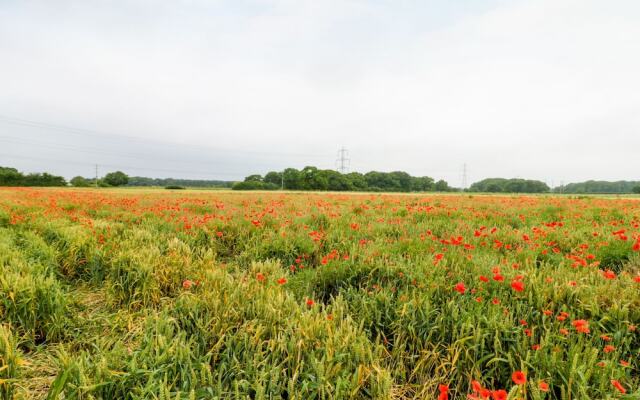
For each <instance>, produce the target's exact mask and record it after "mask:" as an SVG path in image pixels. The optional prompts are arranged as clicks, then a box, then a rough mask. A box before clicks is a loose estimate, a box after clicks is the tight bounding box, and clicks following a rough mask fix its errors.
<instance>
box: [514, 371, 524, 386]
mask: <svg viewBox="0 0 640 400" xmlns="http://www.w3.org/2000/svg"><path fill="white" fill-rule="evenodd" d="M511 379H512V380H513V383H515V384H516V385H524V384H525V383H527V375H526V374H525V373H524V372H522V371H516V372H514V373H513V374H511Z"/></svg>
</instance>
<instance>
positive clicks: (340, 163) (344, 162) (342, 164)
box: [336, 147, 351, 174]
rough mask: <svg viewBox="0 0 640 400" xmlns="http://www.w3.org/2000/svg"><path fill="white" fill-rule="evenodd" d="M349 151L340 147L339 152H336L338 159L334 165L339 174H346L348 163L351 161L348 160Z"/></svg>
mask: <svg viewBox="0 0 640 400" xmlns="http://www.w3.org/2000/svg"><path fill="white" fill-rule="evenodd" d="M348 156H349V151H348V150H347V149H346V148H344V147H341V148H340V150H338V159H337V160H336V164H337V167H338V171H339V172H340V173H341V174H344V173H346V172H347V169H348V168H349V161H351V160H350V159H349V158H348Z"/></svg>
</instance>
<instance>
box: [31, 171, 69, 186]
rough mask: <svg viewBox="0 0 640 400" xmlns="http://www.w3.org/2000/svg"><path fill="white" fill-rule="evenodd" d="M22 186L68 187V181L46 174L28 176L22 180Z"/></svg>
mask: <svg viewBox="0 0 640 400" xmlns="http://www.w3.org/2000/svg"><path fill="white" fill-rule="evenodd" d="M21 185H22V186H67V181H66V180H65V179H64V178H63V177H61V176H56V175H51V174H48V173H46V172H43V173H41V174H28V175H25V176H24V178H23V179H22V183H21Z"/></svg>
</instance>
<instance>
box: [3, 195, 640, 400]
mask: <svg viewBox="0 0 640 400" xmlns="http://www.w3.org/2000/svg"><path fill="white" fill-rule="evenodd" d="M0 269H1V274H0V399H3V400H6V399H14V398H15V399H22V398H27V399H30V398H50V399H58V398H60V399H439V400H443V399H448V398H449V399H494V400H499V399H575V400H581V399H614V398H621V399H639V398H640V389H639V387H640V374H639V368H640V360H639V358H638V355H639V349H640V331H639V328H638V325H640V201H638V199H633V198H619V199H615V198H603V197H591V198H590V197H585V198H570V197H554V196H468V195H426V196H425V195H391V194H358V195H355V194H353V195H352V194H337V193H265V192H261V193H237V192H235V193H234V192H227V191H220V192H218V191H216V192H206V191H190V190H185V191H163V190H157V189H156V190H144V189H127V190H97V189H86V190H69V189H11V188H3V189H0Z"/></svg>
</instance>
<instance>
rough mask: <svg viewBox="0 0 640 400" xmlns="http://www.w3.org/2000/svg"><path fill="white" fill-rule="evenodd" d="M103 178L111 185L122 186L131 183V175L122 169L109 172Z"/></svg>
mask: <svg viewBox="0 0 640 400" xmlns="http://www.w3.org/2000/svg"><path fill="white" fill-rule="evenodd" d="M102 180H103V181H104V183H106V184H108V185H109V186H122V185H126V184H127V183H129V177H128V176H127V174H125V173H124V172H122V171H115V172H109V173H108V174H106V175H105V176H104V178H103V179H102Z"/></svg>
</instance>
